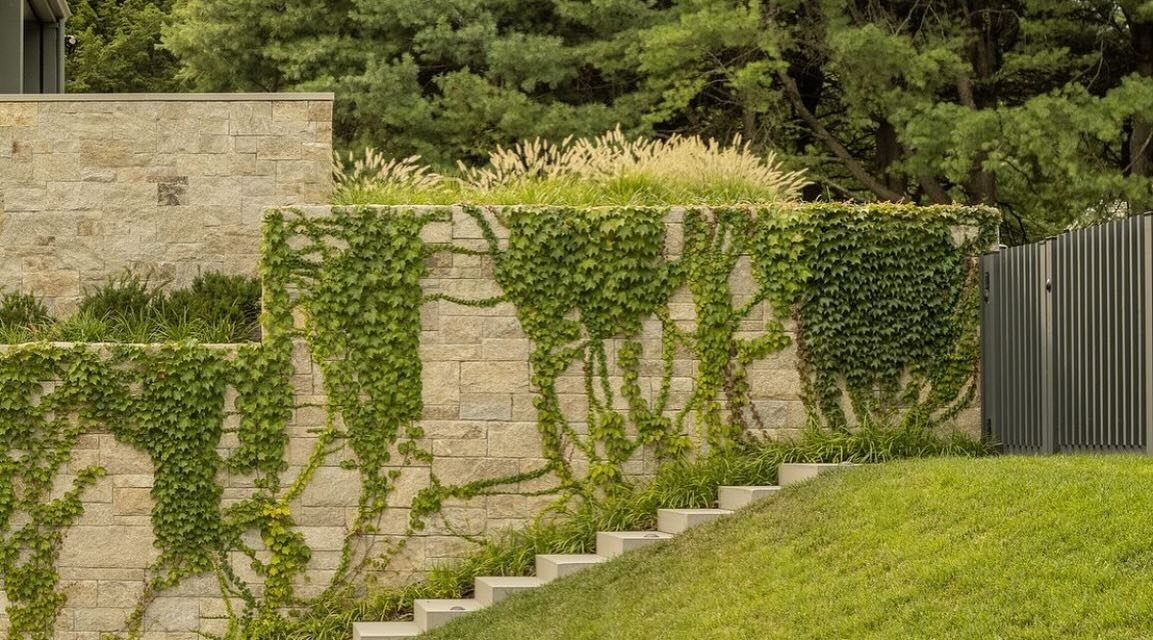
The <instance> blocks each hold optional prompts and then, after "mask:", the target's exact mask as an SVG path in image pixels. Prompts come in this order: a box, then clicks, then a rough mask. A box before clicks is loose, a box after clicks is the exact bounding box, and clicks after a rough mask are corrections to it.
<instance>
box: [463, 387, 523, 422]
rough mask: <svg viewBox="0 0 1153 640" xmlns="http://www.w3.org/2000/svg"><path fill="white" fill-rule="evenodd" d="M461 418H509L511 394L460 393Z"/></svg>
mask: <svg viewBox="0 0 1153 640" xmlns="http://www.w3.org/2000/svg"><path fill="white" fill-rule="evenodd" d="M460 418H461V419H462V420H511V419H512V396H511V395H509V394H507V393H461V394H460Z"/></svg>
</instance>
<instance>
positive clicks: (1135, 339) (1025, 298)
mask: <svg viewBox="0 0 1153 640" xmlns="http://www.w3.org/2000/svg"><path fill="white" fill-rule="evenodd" d="M981 285H982V288H983V292H982V293H983V295H982V307H981V374H982V378H981V414H982V415H981V418H982V423H983V425H984V430H985V433H986V435H988V436H990V437H992V438H993V439H994V440H996V441H997V442H999V443H1001V445H1002V448H1003V450H1004V451H1006V452H1009V453H1054V452H1058V451H1144V452H1148V453H1153V378H1151V375H1153V217H1150V216H1135V217H1132V218H1127V219H1124V220H1119V221H1116V222H1110V223H1107V224H1103V225H1100V226H1096V227H1091V228H1088V229H1082V230H1079V231H1073V232H1069V233H1065V234H1062V235H1060V236H1056V237H1054V238H1050V239H1048V240H1046V241H1044V242H1039V243H1035V244H1031V245H1025V246H1021V247H1012V248H1004V249H1001V250H1000V251H997V252H994V253H990V254H987V255H985V256H982V257H981Z"/></svg>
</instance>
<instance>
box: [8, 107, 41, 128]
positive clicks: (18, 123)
mask: <svg viewBox="0 0 1153 640" xmlns="http://www.w3.org/2000/svg"><path fill="white" fill-rule="evenodd" d="M37 107H38V105H37V104H36V103H34V102H5V103H0V127H31V126H33V125H35V124H36V116H37V113H38V109H37Z"/></svg>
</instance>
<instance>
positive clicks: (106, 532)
mask: <svg viewBox="0 0 1153 640" xmlns="http://www.w3.org/2000/svg"><path fill="white" fill-rule="evenodd" d="M153 539H154V538H153V535H152V529H151V527H148V526H141V527H116V528H113V527H104V526H75V527H73V528H71V529H69V530H68V533H67V534H66V536H65V539H64V545H63V547H62V549H61V551H60V562H59V565H60V566H62V567H63V566H68V567H87V568H98V569H99V568H107V569H143V568H146V567H148V566H149V564H150V563H151V561H152V558H154V557H155V556H156V550H155V549H154V548H153V546H152V542H153Z"/></svg>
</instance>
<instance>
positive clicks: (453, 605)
mask: <svg viewBox="0 0 1153 640" xmlns="http://www.w3.org/2000/svg"><path fill="white" fill-rule="evenodd" d="M482 607H484V605H482V604H481V603H480V601H479V600H417V601H416V602H414V603H413V605H412V617H413V621H414V622H416V626H418V627H420V629H421V630H422V631H431V630H433V629H435V628H437V627H439V626H441V625H442V624H445V623H447V622H448V621H450V620H452V619H453V618H459V617H460V616H463V615H465V614H467V613H471V612H473V611H476V610H478V609H481V608H482Z"/></svg>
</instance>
